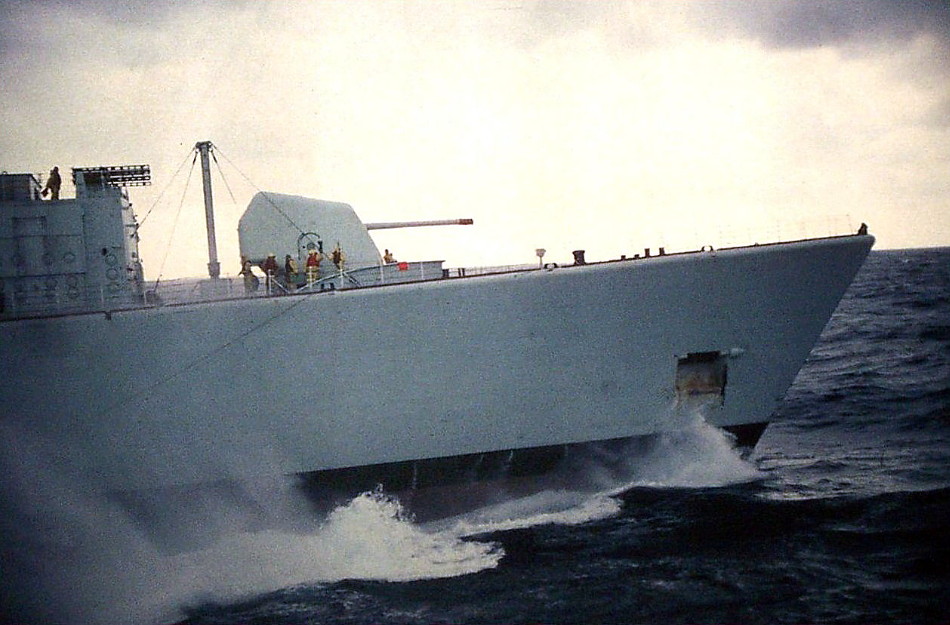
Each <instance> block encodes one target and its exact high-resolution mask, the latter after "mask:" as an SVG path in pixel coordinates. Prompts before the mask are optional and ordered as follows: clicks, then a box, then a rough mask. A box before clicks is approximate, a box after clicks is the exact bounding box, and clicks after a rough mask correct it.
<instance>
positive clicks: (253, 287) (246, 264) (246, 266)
mask: <svg viewBox="0 0 950 625" xmlns="http://www.w3.org/2000/svg"><path fill="white" fill-rule="evenodd" d="M251 267H252V264H251V261H249V260H248V259H247V257H246V256H242V257H241V275H242V276H244V292H245V293H246V294H248V295H250V294H251V293H256V292H257V287H258V286H259V285H260V283H261V281H260V280H258V279H257V276H255V275H254V272H253V271H251Z"/></svg>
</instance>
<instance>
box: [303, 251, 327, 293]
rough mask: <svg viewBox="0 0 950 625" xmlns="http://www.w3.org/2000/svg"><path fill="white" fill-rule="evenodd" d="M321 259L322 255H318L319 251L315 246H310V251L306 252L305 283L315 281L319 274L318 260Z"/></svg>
mask: <svg viewBox="0 0 950 625" xmlns="http://www.w3.org/2000/svg"><path fill="white" fill-rule="evenodd" d="M321 260H323V256H321V255H320V252H318V251H317V249H316V248H312V249H311V250H310V253H309V254H307V284H308V285H310V284H313V283H314V282H316V281H317V278H318V277H319V276H320V261H321Z"/></svg>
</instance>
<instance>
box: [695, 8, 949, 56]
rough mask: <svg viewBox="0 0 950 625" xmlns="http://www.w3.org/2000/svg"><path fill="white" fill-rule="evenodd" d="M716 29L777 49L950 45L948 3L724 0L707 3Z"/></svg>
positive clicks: (707, 13)
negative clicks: (925, 40) (930, 39)
mask: <svg viewBox="0 0 950 625" xmlns="http://www.w3.org/2000/svg"><path fill="white" fill-rule="evenodd" d="M701 11H702V12H704V13H706V15H707V17H708V18H709V20H710V22H709V24H710V26H713V27H715V28H718V29H721V31H722V34H724V35H725V36H731V35H735V34H745V35H747V36H751V37H754V38H756V39H758V40H760V41H761V42H763V43H764V44H765V45H767V46H769V47H774V48H810V47H818V46H832V45H849V44H871V45H874V44H881V43H884V44H886V43H893V42H895V41H907V40H910V39H913V38H914V37H916V36H918V35H921V34H928V35H932V36H934V37H935V38H937V39H939V40H940V41H942V42H943V43H944V45H946V44H948V43H950V3H948V2H945V1H943V0H900V1H894V0H849V1H847V2H842V1H839V0H811V1H808V2H805V1H803V0H752V1H749V0H722V1H720V2H712V3H704V4H703V5H702V7H701Z"/></svg>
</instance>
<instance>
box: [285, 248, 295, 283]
mask: <svg viewBox="0 0 950 625" xmlns="http://www.w3.org/2000/svg"><path fill="white" fill-rule="evenodd" d="M284 275H285V276H286V279H287V290H288V291H294V290H296V289H297V259H296V258H294V257H293V256H291V255H290V254H287V256H286V257H285V258H284Z"/></svg>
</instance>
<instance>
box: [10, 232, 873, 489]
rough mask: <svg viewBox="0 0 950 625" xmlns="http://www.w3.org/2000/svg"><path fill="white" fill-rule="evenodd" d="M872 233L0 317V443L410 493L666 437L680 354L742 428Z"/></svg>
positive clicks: (69, 462)
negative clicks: (709, 370) (562, 454)
mask: <svg viewBox="0 0 950 625" xmlns="http://www.w3.org/2000/svg"><path fill="white" fill-rule="evenodd" d="M872 243H873V238H872V237H870V236H847V237H834V238H828V239H817V240H811V241H802V242H792V243H782V244H775V245H764V246H754V247H746V248H736V249H731V250H720V251H716V252H698V253H690V254H681V255H669V256H664V257H657V258H650V259H639V260H628V261H617V262H610V263H599V264H593V265H585V266H573V267H562V268H554V269H552V270H543V269H539V270H536V271H522V272H512V273H504V274H497V275H485V276H477V277H468V278H447V279H438V280H432V281H426V282H418V283H408V284H398V285H390V286H383V287H376V288H365V289H354V290H349V291H336V292H333V293H318V294H305V295H294V296H285V297H273V298H250V299H234V300H228V301H221V302H213V303H203V304H188V305H175V306H161V307H154V308H141V309H134V310H126V311H115V312H112V313H110V314H108V315H107V314H103V313H96V314H82V315H71V316H63V317H55V318H43V319H21V320H9V321H4V322H3V323H0V345H2V348H0V349H2V352H3V360H4V362H5V363H6V367H5V368H6V372H5V376H4V379H3V381H2V382H0V397H2V405H3V424H4V426H5V428H4V429H5V434H6V442H5V451H4V453H7V452H9V451H10V448H11V446H14V445H16V444H17V440H21V437H22V440H29V441H31V444H34V445H36V444H39V445H41V446H43V448H45V449H48V454H46V456H45V457H46V461H47V463H48V467H47V468H49V470H51V471H56V472H59V473H61V474H62V475H64V476H65V477H66V478H68V479H69V483H71V484H84V485H87V486H88V488H89V489H90V490H94V491H108V492H116V491H119V492H135V491H147V490H151V489H165V488H188V487H190V486H193V485H199V484H206V483H215V482H221V481H222V480H225V481H228V480H242V479H259V478H261V477H267V476H277V475H288V474H300V475H309V476H311V478H313V476H316V482H318V483H319V482H320V481H321V480H322V479H324V478H327V477H330V476H333V475H336V476H337V477H340V478H342V477H344V476H345V473H344V472H345V471H351V472H352V471H354V470H356V469H358V468H363V469H360V470H362V471H363V472H364V474H366V475H368V474H369V473H372V472H373V470H372V469H373V468H374V467H376V468H380V467H400V468H398V469H397V470H396V472H397V473H400V472H401V473H400V474H401V475H403V478H401V479H402V480H403V482H404V484H405V485H408V486H409V487H412V486H413V481H412V479H413V478H412V469H411V467H413V466H420V465H419V464H418V463H420V462H424V463H425V462H427V463H428V464H427V465H424V466H428V467H430V468H438V467H439V466H440V465H439V462H443V464H444V462H445V459H451V458H459V457H468V458H476V459H477V458H478V457H479V456H480V455H485V454H488V455H489V456H487V457H490V458H498V457H501V456H499V455H498V454H504V453H507V452H510V451H512V450H526V449H534V450H548V451H551V452H552V453H554V454H555V455H556V453H557V452H556V450H558V449H569V448H570V446H571V445H575V444H583V443H588V442H594V441H612V440H618V439H620V440H623V439H628V438H631V437H639V436H646V435H652V434H656V433H661V432H667V431H675V430H678V429H681V428H683V427H685V426H686V424H687V423H688V422H689V420H690V418H691V415H690V412H691V411H690V410H688V409H685V408H684V407H683V406H680V407H679V408H677V407H676V405H677V403H678V402H679V401H680V400H681V399H682V397H683V389H682V388H678V385H679V383H680V380H679V379H678V367H682V366H683V363H684V362H687V363H688V362H692V361H691V360H690V358H692V356H690V355H696V354H699V355H707V356H708V355H710V354H711V355H713V357H714V359H715V360H717V361H721V364H717V365H716V366H719V367H721V378H722V379H721V386H722V389H721V392H720V396H719V399H718V401H716V402H714V403H713V404H712V405H709V406H707V407H706V410H705V415H706V419H707V420H708V421H709V422H711V423H713V424H714V425H717V426H719V427H724V428H733V429H736V431H742V430H743V428H746V429H747V430H748V429H749V428H751V430H748V431H752V432H754V431H755V430H756V429H757V428H756V426H757V424H763V423H765V422H767V421H768V420H769V419H770V417H771V415H772V413H773V411H774V410H775V408H776V407H777V405H778V404H779V402H780V401H781V400H782V398H783V396H784V394H785V391H786V390H787V388H788V387H789V386H790V384H791V383H792V381H793V379H794V377H795V375H796V373H797V372H798V370H799V369H800V367H801V366H802V364H803V363H804V361H805V358H806V357H807V356H808V354H809V352H810V350H811V348H812V346H813V345H814V343H815V341H816V340H817V338H818V336H819V334H820V333H821V331H822V329H823V328H824V326H825V324H826V323H827V321H828V319H829V318H830V316H831V314H832V313H833V311H834V309H835V307H836V306H837V304H838V301H839V300H840V298H841V296H842V295H843V293H844V292H845V290H846V289H847V287H848V285H849V284H850V283H851V281H852V279H853V277H854V275H855V274H856V272H857V271H858V269H859V268H860V266H861V264H862V262H863V261H864V258H865V257H866V255H867V253H868V251H869V249H870V247H871V245H872ZM707 356H703V358H706V359H707V360H708V359H709V358H707ZM703 358H700V359H699V360H703ZM718 383H719V382H717V384H718ZM758 431H761V430H760V429H759V430H758ZM755 437H756V436H753V438H755ZM491 454H495V456H491ZM445 466H450V465H445ZM545 466H546V465H545V463H544V462H541V463H540V464H539V467H540V468H542V469H543V468H545ZM367 469H368V470H369V473H366V470H367ZM407 471H409V472H408V473H407ZM439 473H440V471H438V470H437V471H435V472H434V473H433V472H431V471H430V475H435V476H436V481H438V480H437V478H438V475H439ZM441 473H443V474H444V475H445V477H446V478H449V477H450V476H452V475H457V474H459V472H458V471H454V472H453V471H450V470H442V471H441ZM406 475H408V476H409V477H408V478H406V477H405V476H406ZM485 475H490V473H486V474H485ZM321 476H322V477H321ZM416 478H418V474H417V475H416ZM427 479H428V478H427Z"/></svg>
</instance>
